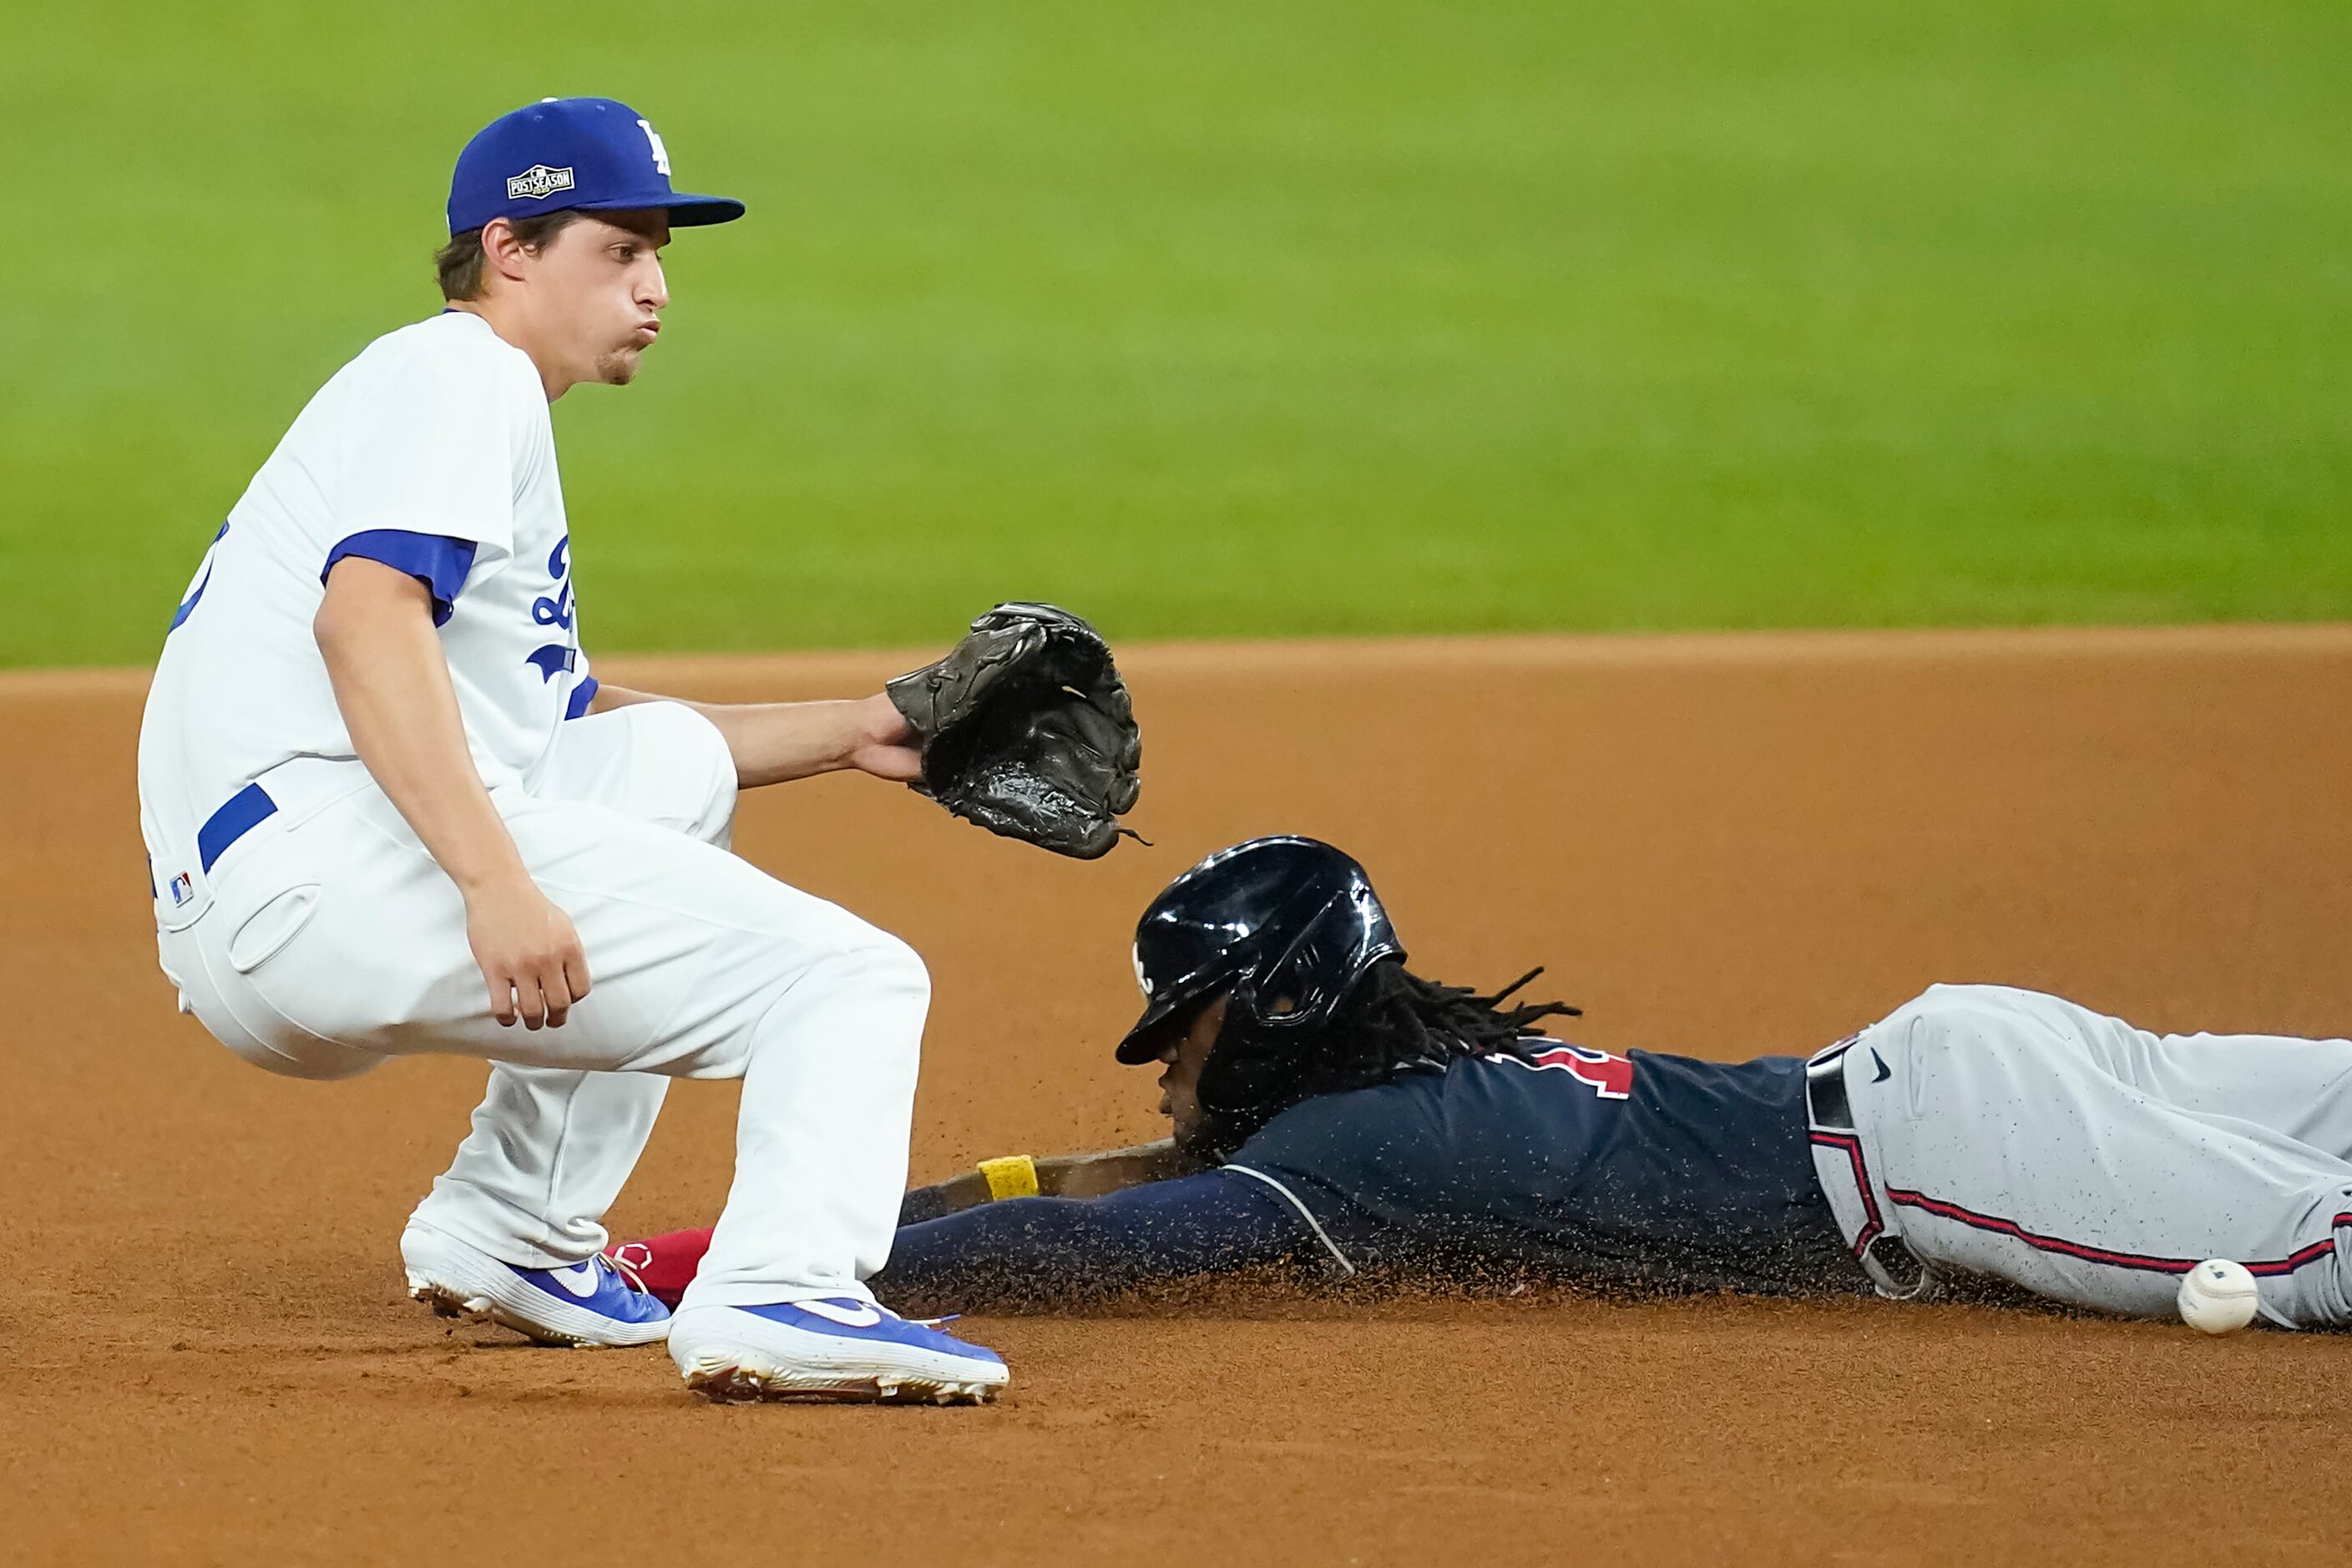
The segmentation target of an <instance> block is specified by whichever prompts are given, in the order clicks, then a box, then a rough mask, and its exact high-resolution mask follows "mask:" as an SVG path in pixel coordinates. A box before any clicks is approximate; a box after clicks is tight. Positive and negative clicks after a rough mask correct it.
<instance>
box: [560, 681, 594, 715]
mask: <svg viewBox="0 0 2352 1568" xmlns="http://www.w3.org/2000/svg"><path fill="white" fill-rule="evenodd" d="M595 700H596V678H595V677H594V676H593V675H592V676H590V677H589V678H588V679H585V680H583V681H582V682H581V683H580V684H579V685H577V686H575V687H573V688H572V700H571V701H570V702H568V703H566V704H564V708H563V716H564V717H565V718H566V719H577V718H579V717H580V716H581V715H582V714H583V713H585V712H587V711H588V705H589V704H590V703H592V702H593V701H595Z"/></svg>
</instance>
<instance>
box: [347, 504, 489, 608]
mask: <svg viewBox="0 0 2352 1568" xmlns="http://www.w3.org/2000/svg"><path fill="white" fill-rule="evenodd" d="M479 548H480V546H479V545H478V544H477V543H475V542H474V541H472V540H470V539H452V538H450V537H448V536H447V535H446V534H440V533H411V532H409V531H407V530H406V529H400V528H371V529H368V530H366V531H363V532H360V533H354V534H352V536H351V537H350V538H349V539H346V540H344V541H343V542H341V544H338V545H336V546H335V547H334V548H333V549H332V550H330V551H328V552H327V563H326V564H325V565H324V566H321V567H320V568H319V581H320V582H321V583H323V582H325V581H326V580H327V574H328V573H330V572H332V571H333V570H334V569H335V563H336V562H338V561H341V559H342V558H343V557H344V556H346V555H356V556H358V557H360V558H361V559H362V560H364V561H378V562H382V563H383V564H384V565H386V566H389V567H391V568H392V569H393V570H394V571H395V572H405V573H407V574H409V575H410V576H412V577H414V578H415V579H416V580H417V581H418V582H420V583H422V584H425V592H426V593H428V594H431V595H433V624H434V625H435V626H441V625H444V624H445V623H446V622H447V620H448V619H449V613H450V611H451V609H452V608H453V607H454V606H455V605H457V594H458V591H459V590H461V589H463V588H464V587H465V585H466V575H467V573H470V572H471V571H473V569H474V553H475V552H476V551H477V550H478V549H479Z"/></svg>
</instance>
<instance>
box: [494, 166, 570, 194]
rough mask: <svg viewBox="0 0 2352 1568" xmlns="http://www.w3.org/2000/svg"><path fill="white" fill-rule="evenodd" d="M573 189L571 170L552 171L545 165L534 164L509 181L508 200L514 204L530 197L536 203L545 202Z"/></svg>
mask: <svg viewBox="0 0 2352 1568" xmlns="http://www.w3.org/2000/svg"><path fill="white" fill-rule="evenodd" d="M571 188H572V171H571V170H570V169H568V168H567V169H551V168H549V167H548V166H547V165H546V164H544V163H533V164H532V165H531V166H530V168H528V169H525V170H524V171H523V172H522V173H521V174H517V175H515V176H514V177H513V178H511V179H509V181H507V200H509V201H510V202H513V201H520V200H522V199H524V198H525V197H529V198H530V200H532V201H535V202H540V201H545V200H546V199H547V198H548V197H550V196H551V195H554V194H555V193H556V192H558V191H568V190H570V189H571Z"/></svg>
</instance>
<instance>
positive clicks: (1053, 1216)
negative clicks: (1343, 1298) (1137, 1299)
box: [868, 1171, 1344, 1315]
mask: <svg viewBox="0 0 2352 1568" xmlns="http://www.w3.org/2000/svg"><path fill="white" fill-rule="evenodd" d="M1282 1264H1299V1265H1304V1266H1306V1267H1308V1268H1314V1269H1316V1270H1318V1271H1321V1270H1327V1269H1331V1268H1335V1267H1344V1266H1342V1265H1336V1264H1335V1263H1334V1260H1333V1258H1332V1254H1331V1253H1330V1251H1329V1250H1328V1247H1327V1246H1326V1244H1325V1243H1324V1241H1323V1240H1322V1238H1321V1237H1318V1235H1317V1234H1316V1232H1315V1230H1314V1228H1313V1227H1312V1226H1309V1225H1308V1223H1307V1220H1306V1218H1305V1216H1304V1215H1301V1214H1300V1212H1299V1211H1298V1209H1297V1206H1296V1205H1293V1204H1292V1203H1290V1202H1289V1201H1288V1200H1287V1199H1286V1198H1285V1197H1283V1195H1282V1194H1279V1193H1277V1192H1276V1191H1275V1190H1274V1189H1273V1188H1272V1187H1270V1186H1268V1185H1267V1184H1265V1183H1263V1182H1260V1181H1256V1180H1254V1179H1252V1178H1250V1177H1247V1176H1244V1175H1241V1174H1239V1173H1234V1172H1228V1171H1203V1172H1201V1173H1197V1174H1194V1175H1190V1176H1180V1177H1178V1178H1177V1179H1175V1180H1173V1181H1166V1182H1147V1183H1145V1184H1142V1185H1140V1186H1134V1187H1127V1188H1123V1189H1121V1190H1120V1191H1118V1192H1115V1193H1112V1194H1108V1195H1107V1196H1104V1197H1099V1198H1048V1197H1034V1198H1014V1199H1011V1200H1009V1201H1007V1202H1003V1203H992V1204H982V1205H980V1206H979V1207H977V1208H971V1209H966V1210H963V1211H962V1212H961V1213H959V1214H952V1215H946V1216H944V1217H942V1218H940V1219H933V1220H925V1221H923V1222H922V1223H921V1224H919V1225H910V1226H901V1227H899V1230H898V1238H897V1240H896V1241H894V1242H893V1243H892V1244H891V1248H890V1262H889V1265H888V1267H887V1268H884V1269H883V1270H882V1272H881V1273H879V1274H877V1275H875V1276H874V1278H873V1279H871V1280H869V1281H868V1283H869V1284H871V1285H872V1286H873V1288H874V1292H875V1294H876V1295H877V1296H878V1297H879V1298H880V1299H881V1300H883V1302H884V1303H886V1304H887V1305H888V1306H889V1307H890V1308H891V1309H892V1310H896V1311H899V1312H903V1313H907V1314H909V1315H912V1314H918V1313H930V1312H965V1311H982V1310H1010V1311H1030V1310H1038V1309H1041V1308H1052V1307H1067V1306H1077V1305H1082V1304H1084V1303H1086V1302H1088V1301H1092V1300H1099V1299H1101V1298H1103V1297H1105V1296H1109V1295H1115V1294H1118V1292H1120V1291H1124V1290H1132V1289H1139V1288H1141V1287H1146V1286H1151V1285H1160V1284H1170V1283H1173V1282H1175V1281H1177V1280H1181V1279H1199V1278H1202V1277H1205V1276H1211V1275H1218V1274H1229V1273H1232V1272H1234V1271H1235V1270H1237V1269H1244V1268H1260V1267H1266V1266H1273V1265H1282Z"/></svg>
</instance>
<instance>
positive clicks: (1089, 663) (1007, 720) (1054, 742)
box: [884, 605, 1143, 860]
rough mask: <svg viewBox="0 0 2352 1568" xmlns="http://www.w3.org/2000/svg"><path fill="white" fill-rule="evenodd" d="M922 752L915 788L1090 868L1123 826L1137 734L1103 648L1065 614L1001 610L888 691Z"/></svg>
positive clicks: (1133, 786) (1133, 785) (1049, 608)
mask: <svg viewBox="0 0 2352 1568" xmlns="http://www.w3.org/2000/svg"><path fill="white" fill-rule="evenodd" d="M884 689H885V690H886V691H887V692H888V693H889V697H890V701H891V704H892V705H893V706H894V707H896V708H897V709H898V711H899V712H900V713H902V714H904V715H905V716H906V720H907V722H908V726H909V727H911V728H912V729H913V730H914V731H915V735H916V737H917V739H918V740H919V742H920V743H921V746H922V752H923V776H922V778H921V779H920V780H919V782H917V783H916V784H913V785H912V786H911V787H912V788H914V789H916V790H918V791H919V792H920V793H922V794H924V795H929V796H930V797H931V798H932V799H933V800H936V801H938V802H939V803H940V805H944V806H946V807H947V808H948V809H949V810H950V811H951V812H953V813H955V814H956V815H957V816H961V817H962V818H964V819H965V820H967V821H970V822H977V823H978V824H980V825H981V826H982V827H985V828H987V829H988V830H989V831H990V832H992V833H1001V834H1003V835H1004V836H1005V837H1008V838H1025V839H1027V840H1028V841H1029V842H1030V843H1032V844H1041V845H1043V846H1045V847H1046V848H1048V849H1051V850H1054V851H1055V852H1056V853H1058V854H1063V855H1074V856H1076V857H1077V858H1079V859H1081V860H1091V859H1093V858H1095V857H1097V856H1098V855H1101V854H1104V853H1105V852H1107V851H1108V849H1109V848H1110V847H1111V846H1112V845H1113V844H1115V843H1117V842H1118V837H1119V835H1121V834H1122V833H1126V834H1127V835H1128V837H1135V835H1134V834H1132V833H1129V830H1128V829H1126V828H1123V827H1121V826H1119V825H1118V820H1117V819H1118V817H1119V816H1121V815H1122V814H1124V813H1125V812H1127V811H1128V810H1129V808H1131V807H1132V806H1133V805H1135V797H1136V794H1137V791H1138V789H1139V784H1138V783H1137V780H1136V776H1135V771H1136V768H1137V766H1138V765H1139V763H1141V762H1142V760H1143V737H1142V733H1141V731H1139V730H1138V729H1137V728H1136V726H1135V710H1134V708H1133V707H1132V705H1131V704H1130V703H1129V700H1128V695H1127V687H1126V684H1125V683H1124V682H1122V681H1121V680H1120V679H1119V678H1118V670H1117V669H1116V668H1113V667H1112V664H1111V658H1110V645H1109V644H1108V643H1106V642H1104V641H1103V639H1102V635H1101V634H1100V633H1099V632H1097V631H1096V630H1095V629H1094V627H1092V626H1088V625H1087V623H1086V622H1085V621H1083V620H1081V619H1079V618H1078V617H1077V616H1074V615H1072V614H1070V613H1069V612H1068V611H1067V610H1058V609H1055V607H1054V606H1053V605H997V606H996V608H994V609H992V610H991V611H989V612H988V614H986V615H984V616H981V617H980V619H978V620H976V621H974V622H972V623H971V634H970V635H969V636H967V637H965V638H964V639H963V641H961V642H960V643H958V644H957V645H956V646H955V647H954V648H953V649H952V650H951V651H950V653H949V654H948V656H947V658H943V659H941V660H940V661H939V662H938V663H937V664H933V665H927V666H925V667H924V668H921V669H918V670H915V671H914V672H912V673H911V674H908V675H902V676H900V677H899V678H898V679H896V680H893V681H891V682H890V683H889V684H888V685H887V687H885V688H884Z"/></svg>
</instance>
